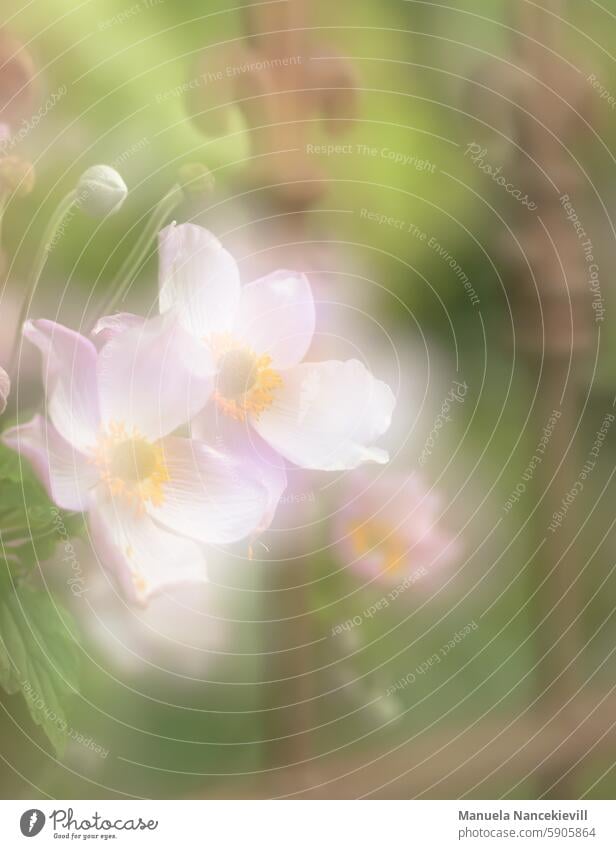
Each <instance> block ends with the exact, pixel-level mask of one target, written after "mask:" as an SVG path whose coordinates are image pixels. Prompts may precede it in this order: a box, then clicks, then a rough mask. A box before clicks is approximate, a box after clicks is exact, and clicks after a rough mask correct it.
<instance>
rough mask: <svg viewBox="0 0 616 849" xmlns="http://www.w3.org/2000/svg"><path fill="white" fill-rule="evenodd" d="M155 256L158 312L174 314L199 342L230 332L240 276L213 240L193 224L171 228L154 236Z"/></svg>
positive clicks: (219, 245)
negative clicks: (211, 336) (157, 270)
mask: <svg viewBox="0 0 616 849" xmlns="http://www.w3.org/2000/svg"><path fill="white" fill-rule="evenodd" d="M158 253H159V283H160V298H159V302H160V311H161V312H163V313H164V312H167V310H171V309H174V310H175V311H176V312H177V314H178V316H179V318H180V321H181V322H182V323H183V325H184V327H186V329H187V330H189V331H190V332H191V333H193V334H194V335H195V336H197V337H199V338H201V339H204V338H207V337H209V336H210V335H211V334H212V333H222V332H225V331H228V330H231V328H232V326H233V323H234V320H235V315H236V312H237V307H238V303H239V298H240V277H239V271H238V268H237V264H236V262H235V260H234V259H233V257H232V256H231V254H230V253H228V251H226V250H225V249H224V248H223V247H222V245H221V244H220V242H219V241H218V239H217V238H216V237H215V236H213V235H212V233H210V232H209V231H208V230H205V229H204V228H203V227H199V226H197V225H196V224H180V225H177V224H171V225H170V226H169V227H166V228H165V229H164V230H162V231H161V232H160V234H159V241H158Z"/></svg>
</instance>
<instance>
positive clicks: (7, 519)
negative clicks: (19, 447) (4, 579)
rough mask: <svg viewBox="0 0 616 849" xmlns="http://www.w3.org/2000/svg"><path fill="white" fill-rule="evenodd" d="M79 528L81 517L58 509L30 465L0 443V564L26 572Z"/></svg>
mask: <svg viewBox="0 0 616 849" xmlns="http://www.w3.org/2000/svg"><path fill="white" fill-rule="evenodd" d="M82 528H83V517H82V516H81V514H75V515H71V514H69V513H65V512H63V511H61V510H58V509H57V508H56V507H55V506H54V505H53V504H52V503H51V501H50V500H49V497H48V495H47V493H46V492H45V489H44V487H43V486H42V485H41V484H40V483H39V481H38V480H37V479H36V477H35V475H34V473H33V472H32V470H31V468H30V466H29V464H28V463H27V462H26V461H25V460H24V459H23V458H20V457H19V455H18V454H15V453H14V452H13V451H11V450H10V449H9V448H7V447H6V446H4V445H1V444H0V561H2V560H4V562H5V563H8V564H9V566H10V568H11V571H13V572H14V573H15V572H17V573H20V572H21V573H24V572H27V571H28V570H30V569H32V568H33V567H35V566H37V565H38V564H39V563H40V562H41V561H44V560H49V559H50V558H51V557H52V556H53V554H54V551H55V548H56V546H57V545H58V543H62V542H64V543H65V542H66V541H67V540H68V539H70V538H71V537H74V536H76V535H78V534H79V533H80V532H81V530H82Z"/></svg>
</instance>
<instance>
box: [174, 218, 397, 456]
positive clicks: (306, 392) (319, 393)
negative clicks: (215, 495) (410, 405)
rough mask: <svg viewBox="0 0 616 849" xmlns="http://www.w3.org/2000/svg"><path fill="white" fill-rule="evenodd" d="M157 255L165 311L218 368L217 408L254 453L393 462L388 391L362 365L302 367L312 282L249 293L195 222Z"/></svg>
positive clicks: (278, 277)
mask: <svg viewBox="0 0 616 849" xmlns="http://www.w3.org/2000/svg"><path fill="white" fill-rule="evenodd" d="M159 252H160V271H159V276H160V309H161V312H162V313H163V314H164V313H167V312H168V311H171V312H173V313H174V314H176V315H177V316H178V318H179V321H180V322H181V323H182V325H183V326H184V327H185V329H186V330H188V332H189V333H191V334H192V335H193V337H194V338H195V339H196V340H198V341H199V344H200V346H201V349H202V352H203V353H202V356H203V357H205V358H208V359H212V360H213V362H214V366H215V370H216V377H215V383H214V393H213V405H214V407H215V410H216V411H218V412H219V413H220V414H222V415H223V416H225V417H228V418H229V419H231V420H235V421H236V422H239V423H241V425H242V426H243V427H242V431H243V433H244V437H245V441H246V442H248V441H250V442H251V443H252V447H253V454H254V453H255V451H256V453H261V452H262V450H263V446H264V445H266V446H269V448H270V449H273V451H274V452H276V454H277V455H280V456H281V457H284V458H285V459H286V460H288V461H290V462H291V463H294V464H296V465H297V466H300V467H303V468H307V469H321V470H324V471H333V470H338V469H352V468H355V467H356V466H359V465H360V464H362V463H366V462H375V463H386V462H387V460H388V455H387V452H386V451H384V450H382V449H380V448H375V447H373V443H374V442H375V441H376V440H377V439H378V438H379V437H380V436H381V435H382V434H383V433H385V431H386V430H387V429H388V427H389V425H390V422H391V417H392V412H393V408H394V405H395V398H394V395H393V393H392V391H391V389H390V388H389V386H387V385H386V384H385V383H383V382H382V381H380V380H377V379H376V378H375V377H373V375H372V374H371V373H370V372H369V371H368V369H367V368H366V367H365V366H364V365H363V364H362V363H361V362H359V360H356V359H352V360H347V361H345V362H342V361H339V360H329V361H325V362H320V363H306V362H302V360H303V358H304V356H305V355H306V353H307V351H308V348H309V347H310V344H311V341H312V337H313V333H314V328H315V308H314V301H313V296H312V291H311V288H310V284H309V282H308V280H307V278H306V277H305V275H303V274H299V273H297V272H292V271H277V272H275V273H273V274H270V275H268V276H266V277H263V278H261V279H259V280H255V281H254V282H252V283H249V284H248V285H246V286H244V287H241V286H240V278H239V271H238V267H237V264H236V262H235V260H234V259H233V257H232V256H231V255H230V254H229V253H228V252H227V251H226V250H225V249H224V248H223V247H222V246H221V244H220V243H219V242H218V240H217V239H216V238H215V237H214V236H213V235H212V234H211V233H209V232H208V231H207V230H205V229H204V228H202V227H199V226H196V225H193V224H182V225H180V226H176V225H171V226H170V227H167V228H166V229H165V230H163V231H162V232H161V234H160V239H159ZM211 412H212V410H211V409H210V410H206V411H205V414H206V415H207V414H208V413H211ZM246 425H249V426H250V429H248V428H247V427H246ZM197 427H199V425H197ZM255 434H257V435H258V437H259V439H257V438H255ZM246 437H247V439H246ZM279 465H280V463H279Z"/></svg>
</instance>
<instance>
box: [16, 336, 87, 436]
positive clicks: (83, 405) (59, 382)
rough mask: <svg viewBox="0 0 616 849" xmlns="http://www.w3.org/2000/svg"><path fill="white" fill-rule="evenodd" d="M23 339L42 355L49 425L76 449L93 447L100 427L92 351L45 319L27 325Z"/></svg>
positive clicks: (78, 339)
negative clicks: (34, 346) (29, 342)
mask: <svg viewBox="0 0 616 849" xmlns="http://www.w3.org/2000/svg"><path fill="white" fill-rule="evenodd" d="M24 336H25V337H26V338H27V339H29V340H30V341H31V342H32V343H34V344H35V345H36V346H37V348H38V349H39V350H40V352H41V353H42V355H43V382H44V384H45V391H46V394H47V412H48V414H49V417H50V419H51V421H52V422H53V424H54V425H55V427H56V428H57V430H58V431H59V432H60V434H61V435H62V436H63V437H64V439H66V440H68V442H70V443H71V444H72V445H74V446H75V447H76V448H79V449H80V450H85V449H88V448H91V447H93V446H94V444H95V442H96V435H97V433H98V429H99V423H100V412H99V404H98V390H97V383H96V359H97V352H96V348H95V347H94V345H93V344H92V342H91V341H90V340H89V339H86V337H85V336H82V335H81V334H80V333H76V332H75V331H74V330H70V329H69V328H68V327H64V326H63V325H61V324H57V323H56V322H55V321H47V320H46V319H40V320H38V321H27V322H26V323H25V325H24Z"/></svg>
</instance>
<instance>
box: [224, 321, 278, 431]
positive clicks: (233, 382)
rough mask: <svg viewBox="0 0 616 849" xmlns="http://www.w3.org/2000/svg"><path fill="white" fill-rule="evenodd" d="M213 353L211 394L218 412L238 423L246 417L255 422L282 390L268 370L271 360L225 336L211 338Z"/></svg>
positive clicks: (274, 376) (276, 378)
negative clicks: (215, 373) (214, 361)
mask: <svg viewBox="0 0 616 849" xmlns="http://www.w3.org/2000/svg"><path fill="white" fill-rule="evenodd" d="M212 350H213V352H214V357H215V359H216V366H217V371H218V373H217V377H216V388H215V392H214V400H215V401H216V404H217V406H218V408H219V409H220V410H222V412H223V413H225V414H226V415H228V416H231V418H234V419H238V420H239V421H244V420H245V419H246V416H247V415H248V414H249V413H250V414H251V415H252V416H254V417H255V418H258V417H259V415H260V414H261V413H262V412H263V411H264V410H267V409H268V407H270V406H271V405H272V403H273V401H274V391H275V390H276V389H278V388H279V387H280V386H282V378H281V376H280V375H279V374H278V372H277V371H275V370H274V369H273V368H271V364H272V358H271V357H270V356H268V355H267V354H263V355H262V356H259V355H258V354H255V352H254V351H252V350H251V349H250V348H248V347H246V346H245V345H242V344H241V343H239V342H238V341H237V340H235V339H234V338H233V337H232V336H229V335H227V334H222V335H217V336H215V337H214V338H213V340H212Z"/></svg>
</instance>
